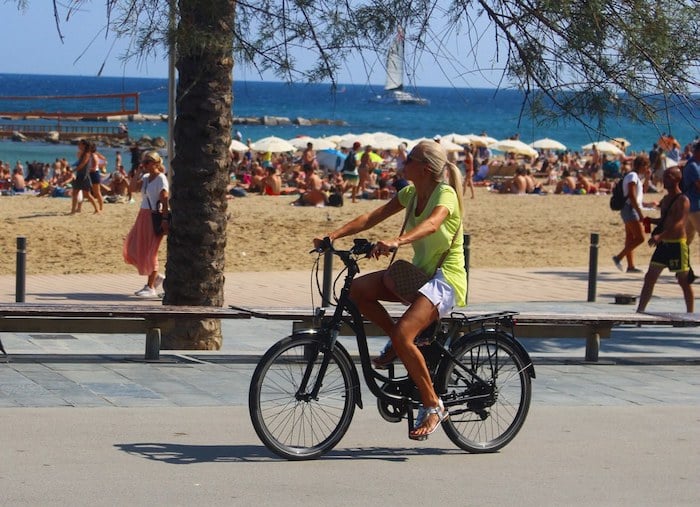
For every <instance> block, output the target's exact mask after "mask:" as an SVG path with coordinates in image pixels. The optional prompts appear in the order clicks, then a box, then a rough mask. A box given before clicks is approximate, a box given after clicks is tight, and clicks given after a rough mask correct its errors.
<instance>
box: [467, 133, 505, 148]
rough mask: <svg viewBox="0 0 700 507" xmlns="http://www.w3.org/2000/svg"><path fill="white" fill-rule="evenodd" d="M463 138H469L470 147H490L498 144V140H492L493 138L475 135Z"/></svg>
mask: <svg viewBox="0 0 700 507" xmlns="http://www.w3.org/2000/svg"><path fill="white" fill-rule="evenodd" d="M465 137H467V138H469V144H471V145H472V146H480V147H486V146H489V147H490V146H491V145H492V144H496V143H497V142H498V139H494V138H493V137H489V136H480V135H476V134H467V135H466V136H465Z"/></svg>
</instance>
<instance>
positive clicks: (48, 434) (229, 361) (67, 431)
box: [0, 269, 700, 506]
mask: <svg viewBox="0 0 700 507" xmlns="http://www.w3.org/2000/svg"><path fill="white" fill-rule="evenodd" d="M586 280H587V275H586V270H585V269H578V270H576V269H569V270H563V269H531V270H473V271H472V273H471V289H470V303H471V304H470V306H471V308H472V309H477V310H483V311H492V310H498V309H509V310H511V309H512V310H518V309H522V310H526V309H532V308H550V309H551V308H563V307H566V308H568V309H571V308H574V309H576V308H578V309H580V310H581V311H586V312H597V311H605V310H606V309H607V308H612V309H614V310H616V311H619V310H621V309H624V310H625V311H630V312H633V311H634V306H618V305H614V304H613V295H614V294H615V293H630V294H637V293H638V292H639V289H640V288H641V280H642V279H641V277H640V276H639V275H627V274H623V273H619V272H617V271H612V270H611V271H607V272H604V273H601V274H600V277H599V280H598V291H597V298H596V299H597V301H596V302H595V303H587V302H586V297H587V281H586ZM310 283H311V281H310V277H309V273H301V272H284V273H231V274H229V275H228V276H227V282H226V295H225V300H226V304H236V305H238V306H280V307H283V306H301V305H305V304H309V305H310V307H311V299H310V297H309V295H308V294H309V288H310V286H311V285H310ZM142 284H143V280H142V278H140V277H138V276H135V275H39V276H30V277H28V279H27V288H26V291H27V297H26V299H27V301H28V302H44V303H46V302H51V301H56V302H62V303H66V302H75V304H76V305H85V304H90V303H91V302H100V303H119V302H125V303H134V302H138V301H141V302H142V303H143V304H154V303H157V301H143V300H138V299H137V298H135V297H133V296H131V294H132V293H133V291H134V290H136V289H137V288H139V287H140V286H142ZM696 288H697V285H696ZM0 299H2V300H3V301H6V302H12V301H14V277H0ZM316 302H317V304H318V298H317V299H316ZM649 309H650V310H656V311H682V310H683V302H682V300H681V299H680V289H679V288H678V286H677V285H676V284H675V281H674V280H673V279H672V278H671V277H669V276H668V275H666V276H665V277H664V278H663V279H662V281H661V283H660V285H659V287H658V288H657V291H656V297H655V298H654V299H653V300H652V303H651V305H650V308H649ZM223 326H224V327H223V331H224V337H225V338H224V345H223V348H222V350H221V351H217V352H192V351H189V352H187V351H164V352H163V354H162V355H161V357H162V360H161V361H160V362H157V363H144V362H142V361H141V360H140V359H141V358H142V357H143V347H144V340H143V336H136V335H126V336H114V335H99V334H80V335H75V336H73V335H65V334H63V335H46V334H44V335H41V334H36V335H20V334H11V333H10V334H3V336H2V339H3V342H4V344H5V347H6V348H7V349H8V351H10V353H11V359H10V362H7V363H5V364H0V407H1V408H0V418H1V420H2V431H0V449H2V450H3V455H4V456H5V458H3V459H2V460H0V489H1V490H2V491H3V503H5V504H7V505H42V504H51V505H75V504H85V505H87V504H90V505H114V504H115V503H124V504H130V505H154V504H155V505H165V504H168V505H192V504H193V503H195V502H197V503H199V504H204V505H273V504H274V505H279V504H280V503H281V502H283V503H284V504H285V505H302V504H303V505H329V504H331V505H339V504H343V505H366V504H368V503H370V502H372V503H376V502H381V503H382V504H385V505H407V504H408V505H414V504H423V503H439V504H444V505H471V504H475V505H498V506H502V505H513V504H518V505H538V506H542V505H544V506H548V505H552V506H555V505H556V506H560V505H591V506H592V505H595V506H600V505H616V506H617V505H697V504H698V503H699V502H700V486H698V484H700V481H699V480H698V479H700V478H699V477H698V472H697V471H698V470H699V469H700V467H699V465H700V446H698V443H700V426H699V425H698V420H697V419H698V418H697V414H698V405H699V404H700V336H698V333H697V328H647V327H644V328H632V327H627V328H616V329H615V330H614V331H613V336H612V338H611V339H610V340H606V341H604V342H603V344H602V348H601V362H600V363H599V364H586V363H584V362H583V361H582V358H583V347H584V344H583V341H582V340H525V346H526V347H527V348H528V350H529V352H530V354H531V355H532V357H533V360H534V362H535V368H536V371H537V378H536V379H535V380H534V381H533V389H534V391H533V402H532V407H531V410H530V415H529V417H528V420H527V421H526V423H525V426H524V427H523V430H522V431H521V433H520V434H519V435H518V436H517V437H516V439H515V440H514V441H513V442H512V443H511V444H509V445H508V446H507V447H506V448H505V449H503V450H502V451H501V452H500V453H498V454H495V455H479V456H476V455H466V454H464V453H462V452H461V451H459V450H458V449H457V448H456V447H455V446H454V445H453V444H452V443H451V442H450V441H449V440H448V439H447V438H446V437H445V436H444V435H443V434H442V433H441V432H438V433H436V435H435V436H433V437H431V439H430V440H428V441H427V442H425V443H415V442H413V441H409V440H408V439H407V438H406V427H405V425H404V424H397V425H391V424H389V423H386V422H385V421H383V420H382V419H381V418H380V416H379V414H378V413H377V411H376V409H375V408H374V401H373V398H372V397H371V395H370V394H369V392H368V391H367V390H366V388H363V399H364V402H365V409H364V410H358V411H357V412H356V415H355V420H354V421H353V424H352V425H351V427H350V430H349V432H348V434H347V435H346V436H345V437H344V439H343V440H342V441H341V442H340V444H339V446H338V447H337V448H336V450H335V451H333V452H332V453H330V454H329V455H328V456H326V457H325V458H324V459H321V460H319V461H316V462H312V463H286V462H281V461H279V460H277V459H276V458H275V457H274V456H273V455H271V454H270V453H269V452H268V451H267V450H266V449H265V448H264V447H263V446H262V444H261V443H260V442H259V440H258V439H257V437H256V435H255V433H254V431H253V429H252V426H251V424H250V421H249V418H248V415H247V407H246V405H247V390H248V385H249V383H250V378H251V374H252V370H253V368H254V367H255V363H256V361H257V358H258V357H259V355H260V354H261V353H262V352H263V351H264V350H266V349H267V348H268V347H269V346H270V345H271V344H272V343H274V342H275V341H276V340H278V339H279V338H280V337H282V336H284V335H286V334H288V333H289V330H290V323H288V322H283V321H266V320H258V319H252V320H248V321H223ZM343 340H344V343H345V344H346V345H347V346H348V347H349V348H350V349H351V352H352V351H353V350H354V349H353V345H352V342H351V341H350V340H348V339H346V338H343ZM382 343H383V339H381V338H373V339H371V344H370V347H371V348H372V350H378V349H379V348H380V347H381V344H382ZM182 465H189V466H182ZM398 465H401V466H400V468H399V467H398ZM417 480H419V481H420V482H418V483H417V482H416V481H417Z"/></svg>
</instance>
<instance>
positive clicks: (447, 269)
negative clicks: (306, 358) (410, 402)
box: [314, 141, 467, 440]
mask: <svg viewBox="0 0 700 507" xmlns="http://www.w3.org/2000/svg"><path fill="white" fill-rule="evenodd" d="M404 173H405V177H406V179H408V180H410V181H411V182H412V183H413V184H412V185H409V186H407V187H404V188H403V189H402V190H401V191H400V192H398V194H397V195H396V196H394V197H393V198H392V199H391V200H390V201H389V202H387V203H386V204H384V205H383V206H380V207H379V208H377V209H375V210H373V211H370V212H368V213H365V214H363V215H361V216H359V217H357V218H355V219H354V220H351V221H350V222H348V223H347V224H345V225H343V226H342V227H340V228H339V229H337V230H335V231H333V232H331V233H329V234H328V235H327V237H328V238H329V239H330V240H331V241H332V240H335V239H338V238H342V237H345V236H351V235H355V234H357V233H359V232H362V231H365V230H367V229H370V228H372V227H374V226H375V225H377V224H378V223H380V222H382V221H384V220H386V219H387V218H389V217H390V216H392V215H395V214H396V213H399V212H401V211H403V210H406V213H409V215H408V219H407V223H406V228H405V230H404V232H403V233H402V234H400V235H399V236H397V237H391V238H385V239H382V240H380V241H378V242H377V244H376V247H375V250H374V252H373V255H374V256H375V257H379V256H380V255H389V253H390V252H392V251H394V250H395V249H397V248H399V247H400V246H402V245H409V244H410V245H411V246H412V247H413V252H414V255H413V264H414V265H416V266H417V267H419V268H420V269H422V270H423V271H424V272H425V273H426V274H428V275H430V274H433V273H434V274H433V277H432V279H431V280H430V281H429V282H428V283H426V284H425V285H424V286H423V287H421V289H420V290H419V294H418V295H417V297H416V298H415V300H414V301H413V302H412V303H411V304H410V306H409V307H408V309H407V310H406V312H405V313H404V314H403V315H402V316H401V317H400V318H399V319H398V320H397V321H396V322H394V320H393V319H392V318H391V316H390V315H389V313H388V312H387V310H386V309H385V308H384V306H383V305H382V304H381V303H380V301H396V302H398V301H400V299H399V298H398V297H397V296H396V295H395V294H394V293H393V292H392V291H391V290H390V289H389V288H388V287H387V285H386V284H385V281H384V272H385V270H380V271H376V272H374V273H369V274H367V275H364V276H362V277H359V278H356V279H355V281H354V282H353V285H352V288H351V292H350V297H351V298H352V300H353V302H354V303H355V304H356V305H357V307H358V308H359V309H360V311H361V312H362V314H363V315H364V316H365V317H366V318H368V319H369V320H371V321H372V322H374V323H375V324H377V325H378V326H379V327H381V328H382V329H383V330H384V331H385V332H386V334H387V335H388V336H389V337H390V338H391V343H392V349H393V350H394V351H395V353H396V354H397V355H398V357H399V359H400V360H401V361H402V362H403V364H404V365H405V366H406V369H407V371H408V374H409V375H410V376H411V379H412V380H413V382H414V383H415V384H416V387H417V388H418V390H419V391H420V395H421V402H422V408H421V410H420V411H419V412H418V416H417V418H416V422H415V426H414V428H413V429H412V430H411V431H410V432H409V438H411V439H413V440H425V439H426V438H428V436H429V435H430V434H432V433H433V432H434V431H435V430H436V429H437V428H438V427H439V426H440V423H441V422H442V421H444V420H445V418H447V416H448V414H447V410H445V408H444V406H443V404H442V401H441V400H440V398H439V397H438V395H437V393H436V392H435V389H434V388H433V385H432V383H431V381H430V374H429V372H428V368H427V366H426V363H425V358H424V357H423V355H422V354H421V352H420V350H419V349H418V347H417V346H416V345H415V343H414V340H415V338H416V336H418V335H419V333H420V332H421V331H423V330H424V329H426V328H428V326H429V325H430V324H432V323H433V322H434V321H435V320H437V319H438V318H439V317H443V316H445V315H448V314H449V313H450V311H451V310H452V308H453V307H454V306H455V305H459V306H463V305H464V304H465V299H466V293H467V281H466V272H465V268H464V252H463V250H462V244H463V234H462V210H463V205H462V177H461V174H460V172H459V169H458V168H457V167H456V166H455V165H454V164H452V163H450V162H448V161H447V158H446V154H445V151H444V150H443V149H442V147H441V146H440V145H439V144H438V143H436V142H434V141H423V142H420V143H419V144H417V145H416V146H415V147H414V148H413V149H412V150H411V153H410V154H409V155H408V157H407V158H406V164H405V167H404ZM445 173H447V176H448V181H449V183H447V182H445V181H444V178H445ZM397 232H398V231H397ZM322 241H323V240H322V239H321V238H315V239H314V244H315V245H316V246H319V245H320V244H321V242H322ZM445 252H447V254H446V255H445V257H444V260H443V262H442V264H441V265H440V267H439V268H438V264H439V263H440V260H441V258H442V257H443V254H444V253H445ZM376 364H377V363H376V362H375V365H376Z"/></svg>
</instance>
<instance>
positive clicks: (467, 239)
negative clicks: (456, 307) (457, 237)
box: [462, 234, 471, 304]
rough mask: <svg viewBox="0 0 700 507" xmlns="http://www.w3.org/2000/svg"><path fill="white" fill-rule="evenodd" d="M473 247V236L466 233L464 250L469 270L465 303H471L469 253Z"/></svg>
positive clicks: (467, 270)
mask: <svg viewBox="0 0 700 507" xmlns="http://www.w3.org/2000/svg"><path fill="white" fill-rule="evenodd" d="M470 248H471V236H470V235H469V234H465V235H464V245H463V246H462V250H463V251H464V270H465V271H466V272H467V294H466V296H465V297H464V299H465V303H466V304H468V303H469V255H470Z"/></svg>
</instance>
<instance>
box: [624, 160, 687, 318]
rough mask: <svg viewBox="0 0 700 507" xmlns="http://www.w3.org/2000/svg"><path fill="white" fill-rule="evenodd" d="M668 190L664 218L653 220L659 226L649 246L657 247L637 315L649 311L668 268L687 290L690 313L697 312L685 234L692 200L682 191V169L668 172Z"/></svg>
mask: <svg viewBox="0 0 700 507" xmlns="http://www.w3.org/2000/svg"><path fill="white" fill-rule="evenodd" d="M663 181H664V188H665V189H666V190H667V191H668V194H667V195H666V196H665V197H664V198H663V199H661V203H660V205H659V207H660V208H661V217H660V218H652V219H650V221H651V222H652V223H654V224H657V227H656V229H654V230H653V231H652V233H651V237H650V238H649V246H656V250H655V251H654V254H653V255H652V257H651V261H650V262H649V270H648V271H647V274H646V275H645V277H644V286H643V287H642V293H641V295H640V296H639V306H638V307H637V312H638V313H642V312H644V310H646V307H647V304H648V303H649V300H650V299H651V294H652V292H653V290H654V285H655V284H656V281H657V280H658V279H659V275H660V274H661V272H662V271H663V269H664V268H668V269H669V270H670V271H671V272H672V273H676V279H677V280H678V285H680V286H681V289H683V298H684V299H685V306H686V310H687V311H688V313H692V312H693V308H694V303H695V297H694V295H693V288H692V287H691V285H690V284H691V283H692V281H693V279H694V275H693V270H692V269H690V261H689V254H688V243H687V241H686V235H685V222H686V220H687V219H688V209H689V208H690V206H689V203H688V198H687V197H686V196H685V195H684V194H683V192H681V189H680V182H681V171H680V169H679V168H678V167H670V168H668V169H666V170H665V171H664V177H663Z"/></svg>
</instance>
